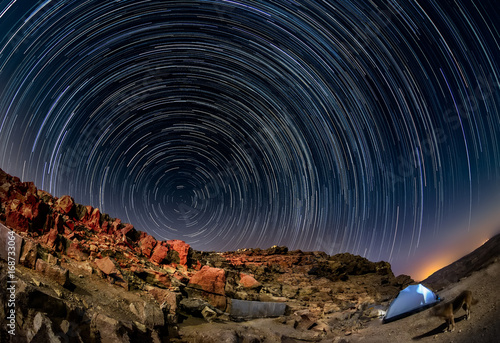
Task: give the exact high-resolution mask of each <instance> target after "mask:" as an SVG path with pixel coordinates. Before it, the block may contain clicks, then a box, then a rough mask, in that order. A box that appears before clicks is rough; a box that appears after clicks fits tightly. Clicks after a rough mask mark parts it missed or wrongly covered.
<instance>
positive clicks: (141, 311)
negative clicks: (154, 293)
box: [129, 301, 165, 328]
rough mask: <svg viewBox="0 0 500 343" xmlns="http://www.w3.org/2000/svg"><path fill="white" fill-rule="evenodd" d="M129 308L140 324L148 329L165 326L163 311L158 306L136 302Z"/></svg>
mask: <svg viewBox="0 0 500 343" xmlns="http://www.w3.org/2000/svg"><path fill="white" fill-rule="evenodd" d="M129 308H130V311H131V312H132V313H133V314H135V315H136V316H137V318H138V319H139V322H140V323H142V324H144V325H146V327H149V328H154V327H156V326H163V325H164V324H165V318H164V316H163V311H162V310H161V309H160V307H159V306H158V305H154V304H151V303H148V302H145V301H144V302H134V303H131V304H130V305H129Z"/></svg>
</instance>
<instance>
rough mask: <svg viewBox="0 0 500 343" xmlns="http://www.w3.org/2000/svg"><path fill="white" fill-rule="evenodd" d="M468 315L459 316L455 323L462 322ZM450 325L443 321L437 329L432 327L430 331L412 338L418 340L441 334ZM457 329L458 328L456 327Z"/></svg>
mask: <svg viewBox="0 0 500 343" xmlns="http://www.w3.org/2000/svg"><path fill="white" fill-rule="evenodd" d="M465 317H466V315H463V316H461V317H458V318H455V324H457V323H459V322H461V321H462V320H464V319H465ZM447 327H448V325H447V324H446V323H443V324H441V325H439V326H438V327H437V328H435V329H432V330H431V331H428V332H426V333H424V334H421V335H419V336H415V337H413V338H412V340H414V341H418V340H421V339H422V338H426V337H431V336H434V335H439V334H441V333H446V332H445V331H444V330H445V329H446V328H447ZM455 330H456V328H455Z"/></svg>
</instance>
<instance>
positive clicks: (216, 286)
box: [187, 266, 227, 310]
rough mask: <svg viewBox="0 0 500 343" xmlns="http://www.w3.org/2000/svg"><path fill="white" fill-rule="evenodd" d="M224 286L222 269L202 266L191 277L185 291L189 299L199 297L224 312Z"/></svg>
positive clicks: (225, 303)
mask: <svg viewBox="0 0 500 343" xmlns="http://www.w3.org/2000/svg"><path fill="white" fill-rule="evenodd" d="M225 285H226V272H225V271H224V269H220V268H213V267H209V266H204V267H203V268H201V270H200V271H198V272H196V274H194V275H193V276H192V277H191V279H190V280H189V284H188V285H187V291H188V293H189V294H190V296H191V297H197V296H201V297H203V298H204V299H206V300H208V302H209V303H210V304H212V305H213V306H215V307H216V308H218V309H220V310H225V309H226V306H227V299H226V292H225Z"/></svg>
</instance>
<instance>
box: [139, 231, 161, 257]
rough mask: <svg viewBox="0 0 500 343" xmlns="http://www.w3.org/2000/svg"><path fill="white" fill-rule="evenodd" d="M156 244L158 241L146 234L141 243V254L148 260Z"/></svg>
mask: <svg viewBox="0 0 500 343" xmlns="http://www.w3.org/2000/svg"><path fill="white" fill-rule="evenodd" d="M156 244H157V240H156V239H154V238H153V237H152V236H150V235H148V234H145V235H144V237H142V238H141V240H140V241H139V246H140V249H141V252H142V253H143V254H144V256H146V257H148V258H149V257H151V254H152V252H153V249H154V247H155V246H156Z"/></svg>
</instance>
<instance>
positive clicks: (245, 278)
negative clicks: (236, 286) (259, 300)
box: [239, 274, 262, 288]
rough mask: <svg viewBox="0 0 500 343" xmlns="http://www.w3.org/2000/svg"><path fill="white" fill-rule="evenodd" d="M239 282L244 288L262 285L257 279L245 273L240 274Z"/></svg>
mask: <svg viewBox="0 0 500 343" xmlns="http://www.w3.org/2000/svg"><path fill="white" fill-rule="evenodd" d="M239 283H240V285H241V286H243V287H244V288H259V287H261V286H262V284H261V283H260V282H259V281H257V280H255V279H254V278H253V277H252V276H250V275H246V274H241V276H240V282H239Z"/></svg>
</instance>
